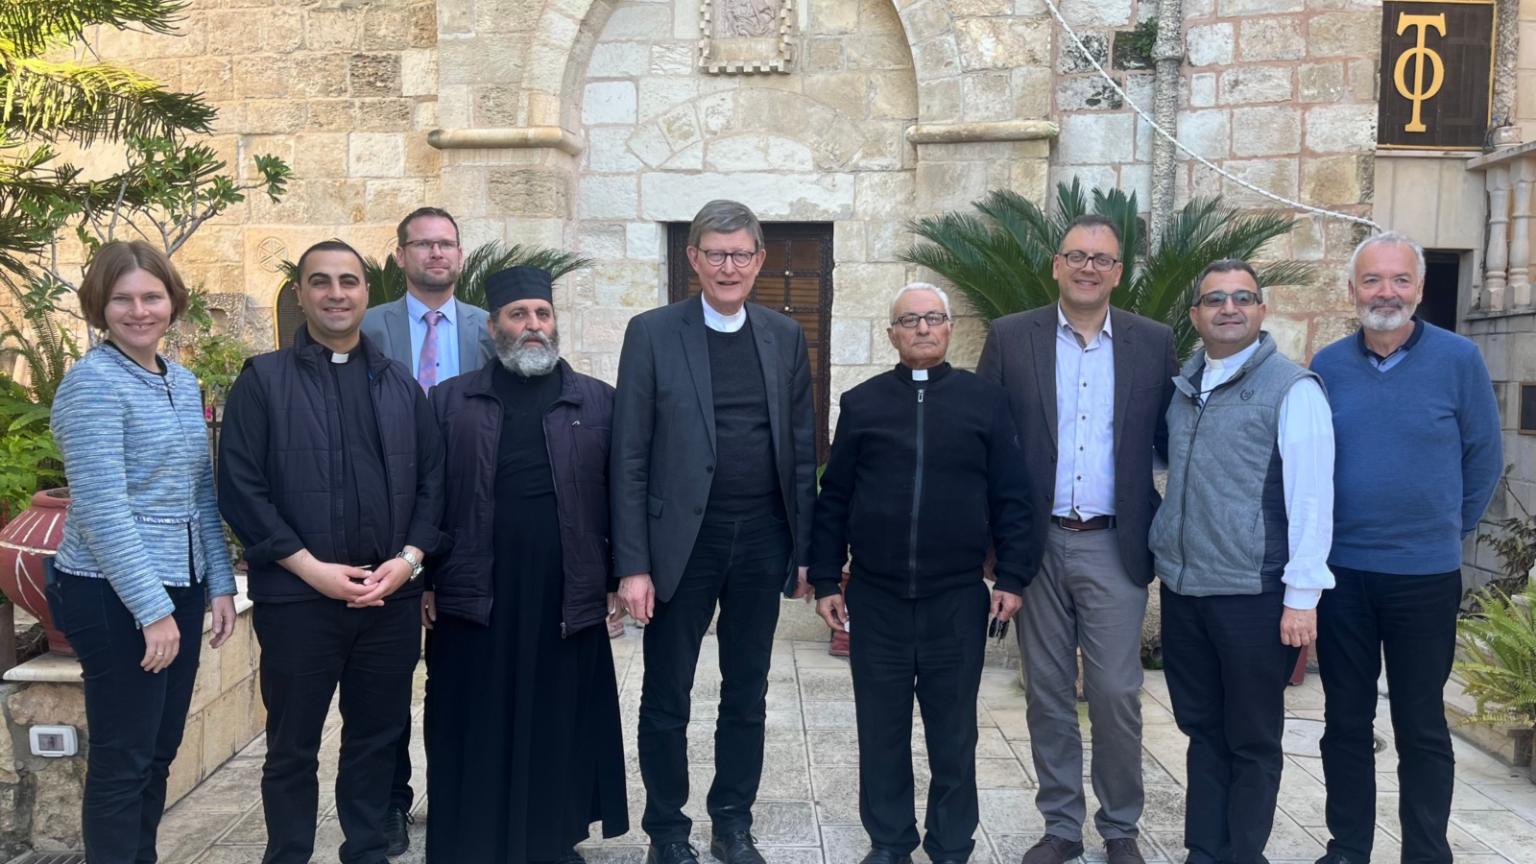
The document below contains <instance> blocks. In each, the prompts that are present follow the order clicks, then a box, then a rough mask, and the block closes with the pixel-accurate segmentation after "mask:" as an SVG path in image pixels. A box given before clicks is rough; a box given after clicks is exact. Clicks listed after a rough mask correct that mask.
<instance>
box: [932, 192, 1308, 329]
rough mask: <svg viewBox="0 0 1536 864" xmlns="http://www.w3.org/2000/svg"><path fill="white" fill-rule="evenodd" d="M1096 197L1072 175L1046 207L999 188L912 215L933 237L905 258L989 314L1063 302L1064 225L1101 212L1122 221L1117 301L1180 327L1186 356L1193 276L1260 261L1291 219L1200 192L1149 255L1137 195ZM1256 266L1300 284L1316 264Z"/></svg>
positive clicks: (1268, 277) (1274, 278) (1275, 281)
mask: <svg viewBox="0 0 1536 864" xmlns="http://www.w3.org/2000/svg"><path fill="white" fill-rule="evenodd" d="M1089 201H1090V195H1088V194H1086V193H1085V192H1084V191H1083V188H1082V186H1081V185H1080V184H1079V183H1078V181H1077V180H1075V179H1074V180H1073V181H1072V184H1071V185H1070V186H1068V185H1067V184H1065V183H1062V184H1058V185H1057V187H1056V201H1055V204H1054V206H1053V207H1052V208H1051V211H1050V212H1049V213H1047V212H1045V211H1043V210H1041V209H1040V208H1039V207H1038V206H1036V205H1035V204H1034V202H1032V201H1030V200H1029V199H1027V198H1025V197H1024V196H1022V195H1019V194H1018V193H1016V192H1012V191H1009V190H1006V189H1000V190H996V191H993V192H991V193H989V194H988V195H987V196H986V197H985V198H983V199H982V200H980V201H977V202H975V204H974V205H973V206H974V207H975V208H976V210H977V211H978V213H979V215H978V214H973V213H968V212H951V213H945V214H941V215H939V216H934V217H927V218H922V219H917V220H914V221H913V222H912V223H911V228H912V231H913V232H914V233H915V234H917V236H918V237H920V238H921V239H922V240H925V241H927V242H926V243H919V244H918V245H916V246H914V247H913V248H912V249H911V250H910V251H909V252H907V254H906V255H905V256H904V260H906V261H910V262H912V263H914V264H919V265H922V266H924V267H927V268H928V269H930V270H932V271H934V272H935V273H938V274H939V275H940V276H943V277H944V278H945V279H947V280H949V281H950V282H951V283H953V284H954V286H955V288H956V289H957V290H958V291H960V293H962V294H964V295H965V296H966V298H967V299H968V300H970V302H971V305H972V306H973V307H975V309H976V311H977V313H978V314H979V315H981V316H982V317H983V318H985V319H987V320H988V321H991V320H993V319H995V318H999V317H1001V316H1003V315H1007V314H1010V313H1013V312H1022V311H1025V310H1028V309H1034V308H1037V307H1040V306H1045V305H1048V304H1051V303H1055V302H1056V298H1057V294H1058V290H1059V289H1058V287H1057V284H1056V280H1055V278H1054V277H1052V276H1051V259H1052V257H1053V256H1054V255H1055V254H1056V252H1057V250H1059V249H1060V248H1061V239H1062V236H1063V235H1064V234H1065V233H1066V226H1067V224H1068V223H1070V222H1071V221H1072V220H1073V219H1074V218H1076V217H1078V216H1081V215H1083V214H1085V213H1097V214H1099V215H1101V216H1104V217H1106V218H1108V219H1110V220H1111V221H1113V222H1114V223H1115V224H1116V225H1117V226H1118V227H1119V229H1120V237H1121V241H1122V243H1121V249H1122V252H1121V257H1122V258H1124V265H1125V270H1124V273H1123V275H1122V276H1121V278H1120V284H1119V285H1118V286H1116V287H1115V290H1114V293H1113V294H1112V295H1111V296H1110V302H1111V303H1113V304H1114V305H1115V306H1118V307H1120V308H1122V309H1126V310H1129V311H1131V312H1135V313H1137V314H1140V315H1145V316H1146V317H1148V318H1153V319H1155V320H1158V321H1163V322H1165V323H1167V324H1168V325H1170V326H1171V327H1173V328H1174V333H1175V335H1176V337H1177V348H1178V351H1179V356H1180V357H1185V356H1188V354H1189V353H1190V352H1191V351H1193V350H1194V346H1195V342H1196V341H1197V339H1198V336H1197V334H1196V333H1195V331H1194V328H1193V326H1191V325H1190V323H1189V314H1188V313H1189V298H1188V292H1189V289H1190V286H1191V285H1192V283H1193V282H1194V278H1195V276H1197V275H1198V274H1199V272H1200V270H1201V269H1202V268H1204V267H1205V265H1206V264H1209V263H1210V262H1212V261H1215V260H1217V259H1220V258H1242V259H1244V260H1251V259H1253V258H1254V256H1255V255H1256V254H1257V253H1258V251H1259V249H1261V248H1262V247H1263V246H1264V244H1265V243H1267V242H1269V241H1270V240H1272V239H1274V238H1276V237H1280V236H1283V235H1285V234H1286V233H1288V232H1289V231H1290V230H1291V227H1292V224H1293V223H1292V221H1291V218H1290V216H1289V215H1284V214H1276V213H1256V214H1246V215H1245V214H1241V213H1239V212H1238V211H1235V210H1232V209H1230V208H1224V207H1222V206H1221V200H1220V199H1219V198H1195V199H1192V200H1191V201H1190V202H1189V204H1187V205H1186V206H1185V207H1184V209H1183V210H1181V211H1179V213H1178V214H1177V215H1176V216H1175V218H1174V220H1173V224H1172V227H1171V228H1170V229H1169V231H1168V232H1167V234H1166V235H1165V236H1164V238H1163V243H1162V245H1161V246H1160V247H1159V248H1158V249H1157V250H1155V251H1152V252H1150V253H1149V251H1148V250H1147V248H1146V246H1147V241H1146V224H1145V222H1144V221H1143V220H1142V219H1141V218H1140V217H1139V216H1138V215H1137V209H1138V208H1137V201H1136V195H1135V194H1134V193H1132V194H1130V195H1126V194H1125V193H1124V192H1122V191H1121V190H1119V189H1112V190H1110V191H1108V192H1105V191H1102V190H1099V189H1095V190H1093V192H1092V194H1091V201H1092V206H1091V208H1090V204H1089ZM1255 269H1256V270H1257V271H1258V274H1259V285H1260V287H1268V286H1272V285H1295V284H1300V283H1303V282H1306V281H1308V280H1310V279H1311V277H1312V274H1313V268H1312V267H1311V265H1307V264H1301V263H1296V262H1279V263H1274V264H1266V265H1263V266H1259V267H1256V268H1255Z"/></svg>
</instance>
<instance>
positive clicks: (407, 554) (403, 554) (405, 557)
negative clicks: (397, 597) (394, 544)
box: [395, 549, 421, 582]
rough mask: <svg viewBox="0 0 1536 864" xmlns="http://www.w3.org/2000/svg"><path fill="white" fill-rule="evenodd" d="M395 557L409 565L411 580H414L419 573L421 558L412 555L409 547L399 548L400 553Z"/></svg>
mask: <svg viewBox="0 0 1536 864" xmlns="http://www.w3.org/2000/svg"><path fill="white" fill-rule="evenodd" d="M395 557H396V558H399V559H400V560H401V561H404V562H405V563H407V564H409V565H411V581H412V582H415V581H416V579H417V577H419V576H420V575H421V559H420V558H417V557H416V556H415V555H412V554H411V550H409V549H402V550H400V554H399V555H396V556H395Z"/></svg>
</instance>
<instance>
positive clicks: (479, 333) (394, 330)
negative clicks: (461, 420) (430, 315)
mask: <svg viewBox="0 0 1536 864" xmlns="http://www.w3.org/2000/svg"><path fill="white" fill-rule="evenodd" d="M453 305H454V306H455V307H456V308H457V309H458V310H459V320H457V321H455V322H453V325H454V330H455V332H456V333H457V334H458V338H459V374H460V375H463V374H465V373H467V372H473V371H475V370H476V369H479V368H480V367H481V366H484V365H485V364H487V363H489V362H491V359H492V358H494V357H495V356H496V346H495V345H493V344H492V343H491V334H490V331H489V330H487V329H486V326H485V322H486V320H487V319H488V318H489V316H488V315H487V314H486V311H485V310H484V309H481V308H480V307H479V306H471V305H470V304H468V303H465V302H464V301H463V300H459V301H457V302H455V303H454V304H453ZM363 335H365V336H367V337H368V339H369V341H371V342H373V344H374V345H377V346H378V347H379V350H381V351H383V352H384V353H385V354H386V355H387V356H388V357H389V359H391V360H398V361H399V362H401V363H403V364H405V371H406V372H408V373H410V374H411V376H412V377H415V371H414V370H415V369H416V358H414V357H412V356H411V322H410V315H409V313H407V312H406V309H405V298H404V297H401V298H400V299H399V300H391V301H390V302H388V303H381V304H379V305H378V306H375V307H373V308H372V309H369V310H368V312H367V314H365V315H364V316H363Z"/></svg>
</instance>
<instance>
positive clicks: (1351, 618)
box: [1317, 567, 1461, 864]
mask: <svg viewBox="0 0 1536 864" xmlns="http://www.w3.org/2000/svg"><path fill="white" fill-rule="evenodd" d="M1333 575H1334V579H1335V580H1336V583H1337V584H1336V587H1334V588H1333V590H1331V591H1324V592H1323V600H1322V602H1321V603H1320V604H1318V607H1317V608H1318V613H1317V618H1318V645H1317V648H1318V666H1319V667H1320V668H1321V670H1322V675H1323V693H1324V694H1325V695H1326V698H1327V703H1326V704H1327V713H1326V715H1325V716H1326V719H1327V726H1326V728H1325V730H1324V732H1323V746H1322V750H1323V776H1324V777H1325V778H1326V779H1327V787H1328V807H1327V818H1328V833H1329V834H1330V835H1332V837H1333V839H1332V840H1330V841H1328V849H1329V851H1336V852H1341V853H1343V854H1346V855H1348V856H1349V857H1350V859H1351V860H1358V861H1369V860H1370V858H1371V844H1372V840H1373V837H1374V833H1375V830H1376V754H1375V749H1374V746H1373V745H1374V736H1373V735H1372V731H1371V726H1372V723H1373V722H1374V721H1375V719H1376V680H1377V678H1378V677H1379V676H1380V675H1381V658H1382V652H1383V651H1385V652H1386V658H1387V690H1388V692H1389V693H1390V700H1391V705H1392V731H1393V734H1394V737H1395V741H1396V744H1397V779H1398V814H1399V816H1400V817H1401V821H1402V826H1403V837H1402V840H1403V859H1402V860H1403V861H1404V864H1408V862H1413V864H1429V862H1434V864H1440V862H1449V861H1450V860H1451V847H1450V845H1449V844H1448V843H1447V842H1446V838H1445V832H1446V828H1447V823H1448V822H1449V821H1450V816H1451V791H1452V787H1453V786H1454V785H1455V780H1456V777H1455V771H1456V762H1455V756H1454V755H1453V754H1452V751H1451V733H1450V729H1449V728H1448V727H1447V726H1446V723H1445V704H1444V691H1445V682H1446V679H1447V678H1449V677H1450V674H1451V661H1452V660H1453V659H1454V658H1455V654H1456V613H1457V610H1458V609H1459V608H1460V606H1461V574H1460V573H1459V572H1454V573H1441V574H1437V575H1432V576H1401V575H1394V574H1391V573H1368V572H1364V571H1360V570H1350V569H1348V568H1345V567H1334V568H1333Z"/></svg>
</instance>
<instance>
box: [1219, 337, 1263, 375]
mask: <svg viewBox="0 0 1536 864" xmlns="http://www.w3.org/2000/svg"><path fill="white" fill-rule="evenodd" d="M1262 341H1263V340H1262V339H1255V340H1253V344H1252V345H1249V346H1248V347H1247V348H1244V349H1243V350H1241V351H1239V352H1237V353H1236V354H1233V355H1231V356H1230V357H1212V356H1210V355H1209V354H1207V355H1206V357H1205V365H1206V366H1208V367H1210V369H1211V370H1212V371H1216V370H1218V369H1239V368H1242V365H1243V364H1244V363H1247V362H1248V358H1249V357H1252V356H1253V352H1255V351H1257V350H1259V343H1260V342H1262Z"/></svg>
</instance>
